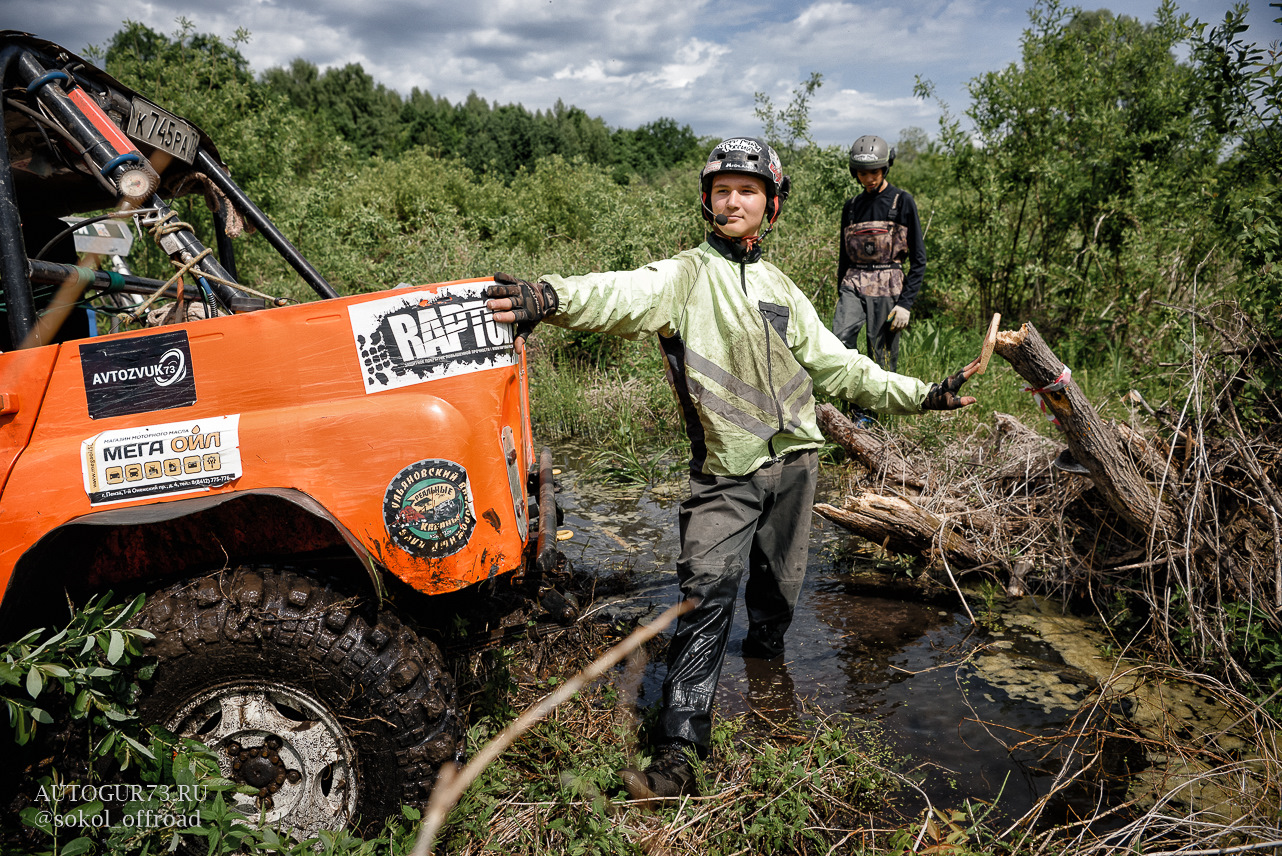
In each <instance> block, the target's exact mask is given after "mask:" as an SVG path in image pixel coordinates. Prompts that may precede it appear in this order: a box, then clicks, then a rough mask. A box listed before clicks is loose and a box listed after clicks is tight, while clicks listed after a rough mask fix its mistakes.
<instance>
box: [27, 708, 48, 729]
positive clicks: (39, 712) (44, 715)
mask: <svg viewBox="0 0 1282 856" xmlns="http://www.w3.org/2000/svg"><path fill="white" fill-rule="evenodd" d="M31 718H32V719H34V720H35V721H36V722H39V723H43V724H44V725H52V724H53V717H52V716H50V715H49V714H48V712H47V711H45V710H44V709H43V708H39V707H33V708H31Z"/></svg>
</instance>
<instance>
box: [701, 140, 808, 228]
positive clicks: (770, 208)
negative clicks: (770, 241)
mask: <svg viewBox="0 0 1282 856" xmlns="http://www.w3.org/2000/svg"><path fill="white" fill-rule="evenodd" d="M723 172H741V173H744V174H745V175H755V176H756V177H757V178H760V179H762V180H763V181H764V182H765V183H766V200H767V201H766V220H767V221H768V222H769V223H770V224H771V225H773V224H774V222H775V220H776V219H777V218H778V217H779V209H780V207H781V203H782V202H783V201H784V200H785V199H787V198H788V191H789V190H790V188H791V181H790V180H789V178H788V176H786V175H784V174H783V164H782V163H780V161H779V153H778V152H776V151H775V150H774V149H773V148H771V147H770V146H769V145H768V144H767V143H766V142H765V141H764V140H760V139H757V138H756V137H728V138H726V139H724V140H722V141H721V142H719V143H717V145H716V146H715V147H714V148H713V149H712V152H711V153H710V154H709V155H708V162H707V163H705V164H704V165H703V170H702V171H701V172H700V173H699V195H700V200H701V202H702V208H703V219H705V220H707V221H709V222H711V221H712V205H711V201H710V200H709V198H708V194H709V193H710V192H711V190H712V180H713V179H714V178H715V177H716V176H717V175H718V174H719V173H723Z"/></svg>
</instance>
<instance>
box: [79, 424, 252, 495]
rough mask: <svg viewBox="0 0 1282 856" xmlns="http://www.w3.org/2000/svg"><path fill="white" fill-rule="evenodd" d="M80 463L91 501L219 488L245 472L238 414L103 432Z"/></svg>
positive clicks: (83, 449) (87, 445) (84, 446)
mask: <svg viewBox="0 0 1282 856" xmlns="http://www.w3.org/2000/svg"><path fill="white" fill-rule="evenodd" d="M80 463H81V467H82V469H83V472H84V477H85V493H87V494H89V502H90V503H91V504H93V505H104V504H106V503H110V502H126V501H128V500H131V499H144V498H146V497H149V496H164V495H171V494H179V493H195V492H196V491H202V490H209V489H210V488H215V487H219V486H221V485H224V484H226V483H227V482H229V481H231V480H232V479H234V478H239V477H240V476H241V474H242V472H243V471H242V470H241V466H240V414H236V415H234V416H212V417H208V418H205V419H193V420H191V421H189V422H169V423H167V424H164V425H144V426H140V427H138V428H122V429H120V430H118V431H103V432H102V433H101V434H96V435H94V436H93V437H90V438H89V439H87V440H85V441H84V442H83V443H81V444H80Z"/></svg>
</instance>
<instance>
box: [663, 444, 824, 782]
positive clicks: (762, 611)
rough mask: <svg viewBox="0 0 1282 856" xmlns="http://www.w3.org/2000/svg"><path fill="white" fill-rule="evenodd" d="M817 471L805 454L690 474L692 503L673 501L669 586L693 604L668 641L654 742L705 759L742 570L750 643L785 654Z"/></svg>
mask: <svg viewBox="0 0 1282 856" xmlns="http://www.w3.org/2000/svg"><path fill="white" fill-rule="evenodd" d="M818 472H819V464H818V455H817V454H816V453H815V451H814V450H813V449H811V450H806V451H801V452H794V453H793V454H791V455H788V456H787V457H785V458H784V459H783V460H779V461H771V462H769V463H767V464H766V465H765V466H763V467H761V469H759V470H757V471H756V472H755V473H752V474H751V475H747V476H705V475H694V476H691V478H690V498H689V499H687V500H686V501H685V502H683V503H682V504H681V514H680V533H681V556H680V558H679V559H678V560H677V580H678V582H679V583H680V585H681V594H682V596H683V597H685V598H698V599H699V605H698V606H697V607H695V608H694V609H693V610H691V611H690V612H687V613H685V614H684V615H682V616H681V617H680V618H679V619H678V620H677V628H676V631H675V633H674V634H673V638H672V645H671V647H670V649H669V652H668V675H667V678H666V679H665V681H664V684H663V710H662V712H661V713H660V716H659V738H660V742H664V743H670V742H674V741H678V740H682V741H686V742H688V743H693V744H694V745H695V747H696V749H697V750H698V752H699V754H700V756H701V757H705V758H706V757H707V756H708V753H709V751H710V749H711V745H712V701H713V697H714V696H715V694H716V691H717V681H718V679H719V678H720V677H721V665H722V660H723V659H724V657H725V652H726V642H727V640H728V639H729V638H730V627H731V624H732V623H733V619H734V609H735V601H736V599H737V598H738V594H739V581H740V579H741V578H742V577H743V572H744V569H745V568H747V569H748V584H747V588H746V589H745V592H744V604H745V606H746V607H747V610H748V641H749V643H751V644H752V645H753V647H754V648H755V649H756V650H757V651H759V652H762V653H763V654H764V655H765V656H767V657H769V656H774V655H776V654H781V653H783V635H784V632H785V631H786V630H787V629H788V625H789V624H791V623H792V613H793V609H794V608H795V607H796V605H797V597H798V595H799V594H800V593H801V582H802V579H803V578H804V577H805V573H806V550H807V547H808V545H809V535H810V515H811V507H812V506H813V504H814V498H815V481H816V479H817V477H818Z"/></svg>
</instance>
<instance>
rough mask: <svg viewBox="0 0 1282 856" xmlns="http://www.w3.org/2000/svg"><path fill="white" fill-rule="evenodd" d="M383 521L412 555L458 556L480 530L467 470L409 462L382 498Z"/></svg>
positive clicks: (449, 463)
mask: <svg viewBox="0 0 1282 856" xmlns="http://www.w3.org/2000/svg"><path fill="white" fill-rule="evenodd" d="M383 521H384V523H385V524H386V525H387V532H388V534H389V535H391V536H392V541H394V542H395V543H396V546H398V547H400V548H401V549H402V550H404V551H405V552H407V553H409V554H410V555H411V556H418V557H419V558H423V559H431V558H439V557H441V556H448V555H450V554H451V553H457V552H458V551H459V550H461V549H463V547H464V545H466V544H467V542H468V539H469V538H471V537H472V530H473V529H475V528H476V511H475V509H474V508H473V507H472V488H471V485H469V484H468V482H467V470H465V469H463V467H461V466H460V465H458V464H456V463H454V462H453V461H440V460H426V461H419V462H418V463H416V464H410V465H409V466H408V467H406V468H405V469H403V470H401V471H400V472H399V473H397V474H396V478H394V479H392V483H391V484H389V485H388V486H387V492H386V493H384V494H383Z"/></svg>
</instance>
